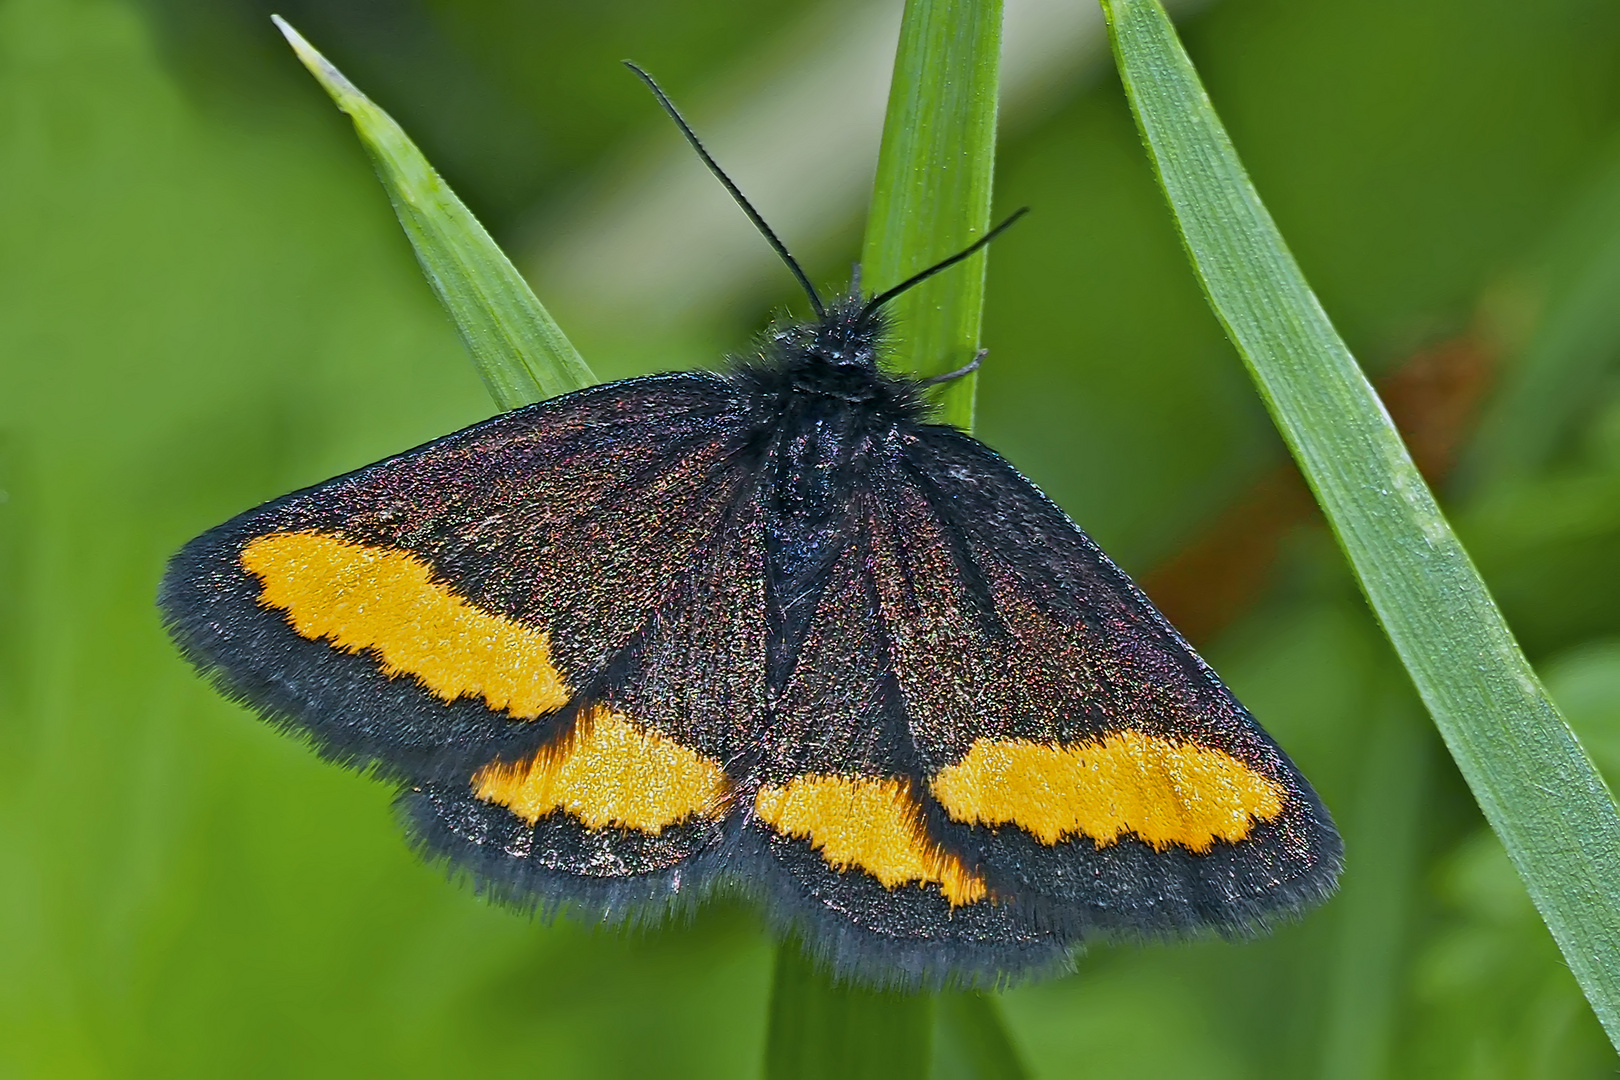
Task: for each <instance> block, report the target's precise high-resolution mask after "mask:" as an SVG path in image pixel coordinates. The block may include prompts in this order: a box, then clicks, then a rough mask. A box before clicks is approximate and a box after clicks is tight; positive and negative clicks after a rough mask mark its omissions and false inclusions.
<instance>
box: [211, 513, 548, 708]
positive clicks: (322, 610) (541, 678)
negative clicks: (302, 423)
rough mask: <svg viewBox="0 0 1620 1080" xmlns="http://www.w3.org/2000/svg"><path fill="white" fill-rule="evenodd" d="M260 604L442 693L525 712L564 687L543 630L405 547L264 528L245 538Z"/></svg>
mask: <svg viewBox="0 0 1620 1080" xmlns="http://www.w3.org/2000/svg"><path fill="white" fill-rule="evenodd" d="M241 563H242V566H243V568H244V569H246V570H247V571H248V572H249V573H251V574H253V575H254V576H256V577H257V578H258V579H259V581H260V582H261V585H262V589H261V591H260V594H259V603H260V604H262V605H264V606H265V607H272V608H279V609H280V610H282V611H284V612H286V613H287V619H288V621H289V622H290V623H291V624H292V627H293V629H294V630H296V631H297V632H298V634H299V635H300V636H302V637H306V638H309V639H310V640H312V641H315V640H322V639H324V640H326V641H330V642H331V643H332V644H333V645H334V646H336V647H337V648H340V649H343V650H344V651H346V652H363V651H366V650H368V649H369V650H371V651H373V652H375V653H376V654H377V656H378V658H379V659H380V661H381V667H382V670H383V673H384V674H386V675H390V676H394V675H412V676H415V678H416V680H417V681H418V682H420V683H421V684H422V685H423V686H424V687H426V688H427V690H428V691H429V692H431V693H432V694H433V695H434V696H436V697H438V698H440V699H442V700H444V701H447V702H448V701H454V700H456V699H457V698H462V697H469V698H482V699H483V701H484V703H485V704H486V705H488V706H489V707H490V708H491V709H494V710H496V711H497V712H504V713H506V714H507V715H509V716H511V717H513V718H515V719H519V720H532V719H534V718H535V717H538V716H544V715H545V714H547V713H550V712H555V711H556V710H558V709H560V708H562V706H563V705H565V704H567V702H568V699H569V697H570V696H571V695H570V692H569V689H568V686H567V684H566V682H565V681H564V680H563V677H562V674H561V672H559V671H558V670H557V669H556V667H554V666H553V665H552V663H551V639H550V637H549V636H548V635H547V634H546V633H545V632H544V631H540V630H535V629H533V628H531V627H527V626H522V625H520V624H518V623H515V622H513V621H511V620H510V619H506V618H503V617H501V616H499V615H493V614H491V613H489V612H487V611H480V610H479V609H478V608H475V607H473V606H472V605H471V604H469V603H468V602H467V601H466V600H463V599H462V598H461V597H459V596H457V595H456V594H455V593H454V592H453V591H451V589H450V587H449V586H448V585H445V584H444V583H443V582H440V581H436V580H434V577H433V574H432V571H431V570H430V569H429V567H428V565H427V563H425V562H423V561H422V560H421V559H419V558H417V557H416V556H415V555H412V554H411V553H410V552H407V551H400V550H398V549H395V548H387V547H374V546H371V545H368V544H357V543H353V542H351V541H348V540H344V539H341V538H340V537H336V536H327V535H325V534H322V533H315V532H286V533H271V534H269V535H267V536H258V537H255V538H254V539H253V540H251V541H249V542H248V544H247V545H246V546H245V547H243V549H242V555H241Z"/></svg>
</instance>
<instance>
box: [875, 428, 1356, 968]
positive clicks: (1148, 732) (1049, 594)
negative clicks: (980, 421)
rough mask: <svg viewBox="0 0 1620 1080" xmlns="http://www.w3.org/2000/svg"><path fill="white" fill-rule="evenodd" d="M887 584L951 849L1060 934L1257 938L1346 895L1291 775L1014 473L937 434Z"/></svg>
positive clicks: (914, 726) (900, 519) (917, 449)
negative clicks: (1206, 932) (1282, 919)
mask: <svg viewBox="0 0 1620 1080" xmlns="http://www.w3.org/2000/svg"><path fill="white" fill-rule="evenodd" d="M880 505H881V506H882V508H883V512H884V516H883V521H882V524H881V526H880V527H878V528H877V530H876V533H877V535H876V541H875V544H874V565H875V576H876V581H877V582H878V589H879V594H880V604H879V608H880V610H881V612H882V614H883V621H884V624H885V625H886V626H887V627H888V628H889V634H890V637H891V646H892V649H893V666H894V672H895V675H896V678H897V681H898V686H899V691H900V693H901V695H902V698H903V701H904V709H905V712H906V716H907V719H908V721H909V724H910V727H911V732H912V736H913V739H914V742H915V745H916V747H917V752H918V754H919V756H920V757H921V758H922V760H923V771H924V774H925V777H926V779H927V783H928V787H929V794H930V795H931V796H933V797H934V799H935V801H936V802H937V803H938V804H939V806H940V810H941V813H940V814H939V815H937V816H935V815H931V817H930V821H931V824H932V825H933V826H934V827H935V829H936V831H937V833H938V836H939V838H940V840H941V841H942V842H943V843H945V844H946V845H947V846H948V847H950V848H952V849H953V850H957V851H960V852H961V853H962V857H963V859H964V860H965V861H967V862H968V863H970V864H972V865H974V866H975V867H977V868H978V869H979V871H980V872H982V873H983V874H984V876H985V878H986V880H987V882H988V884H989V887H990V889H991V890H992V891H993V892H996V893H998V894H1000V895H1002V896H1004V897H1006V898H1008V900H1009V901H1010V902H1013V903H1015V904H1017V905H1018V906H1020V907H1022V908H1023V909H1025V910H1027V911H1029V912H1031V913H1033V915H1034V916H1035V917H1036V919H1037V921H1038V922H1039V923H1040V924H1041V925H1043V926H1045V927H1047V928H1048V929H1050V930H1051V931H1053V932H1054V933H1055V934H1057V935H1059V936H1062V937H1067V938H1071V939H1074V940H1079V939H1083V938H1085V937H1087V936H1092V935H1114V936H1143V935H1149V936H1151V935H1158V934H1164V933H1179V932H1189V931H1196V930H1199V929H1214V930H1217V931H1222V932H1228V933H1242V932H1244V931H1246V930H1248V929H1250V928H1253V927H1256V926H1258V925H1260V924H1263V923H1265V922H1266V921H1268V920H1271V919H1274V918H1277V917H1279V916H1284V915H1287V914H1289V913H1292V912H1294V911H1296V910H1298V909H1299V908H1301V907H1303V906H1305V905H1308V904H1310V903H1314V902H1316V901H1319V900H1321V899H1322V898H1324V897H1325V896H1326V895H1328V894H1329V893H1331V891H1332V889H1333V887H1334V883H1335V880H1336V878H1337V875H1338V870H1339V866H1340V860H1341V850H1342V849H1341V845H1340V841H1339V837H1338V834H1337V833H1336V831H1335V830H1334V827H1333V824H1332V821H1331V819H1330V817H1329V816H1328V814H1327V811H1326V810H1325V809H1324V808H1323V807H1322V805H1321V802H1320V800H1319V799H1318V798H1317V796H1316V794H1315V792H1314V791H1313V790H1312V789H1311V787H1310V785H1309V784H1308V783H1307V782H1306V781H1305V779H1304V778H1303V777H1302V776H1301V775H1300V774H1299V772H1298V771H1297V770H1296V769H1295V768H1294V766H1293V764H1292V763H1291V762H1290V761H1289V760H1288V758H1287V756H1286V755H1285V754H1284V753H1283V752H1282V750H1281V749H1280V748H1278V747H1277V745H1276V744H1275V743H1274V742H1273V741H1272V740H1271V738H1270V737H1269V736H1268V735H1267V734H1266V733H1265V732H1264V731H1263V730H1262V729H1261V728H1260V726H1259V725H1258V724H1257V723H1256V722H1255V721H1254V719H1253V718H1252V717H1251V716H1250V715H1249V713H1248V712H1247V711H1246V710H1245V709H1244V708H1243V707H1242V706H1241V705H1240V704H1239V703H1238V702H1237V701H1236V700H1235V699H1234V698H1233V697H1232V695H1231V693H1230V692H1229V691H1228V690H1227V689H1226V688H1225V687H1224V686H1223V685H1222V684H1221V683H1220V681H1219V680H1218V679H1217V678H1216V677H1215V675H1214V674H1213V672H1211V671H1210V669H1209V668H1208V667H1207V666H1206V665H1205V664H1204V663H1203V661H1202V660H1200V659H1199V658H1198V657H1197V655H1196V654H1195V653H1194V652H1193V651H1192V649H1191V648H1190V647H1189V646H1188V645H1187V644H1186V642H1185V641H1184V640H1182V638H1181V637H1180V635H1178V634H1177V633H1176V632H1175V631H1174V630H1173V629H1172V628H1171V627H1170V626H1169V625H1168V624H1167V623H1166V622H1165V621H1164V619H1163V617H1162V616H1160V615H1159V614H1158V612H1157V611H1156V610H1155V609H1154V608H1153V607H1152V605H1151V604H1150V603H1149V602H1148V600H1147V599H1146V597H1144V596H1143V595H1142V594H1141V592H1140V591H1139V590H1138V589H1137V588H1136V587H1135V585H1134V584H1132V583H1131V581H1130V580H1129V579H1128V578H1127V577H1126V576H1125V575H1124V573H1123V572H1121V571H1120V570H1119V569H1118V568H1117V567H1115V566H1114V565H1113V563H1111V562H1110V561H1109V560H1108V558H1107V557H1106V556H1105V555H1103V553H1102V552H1101V551H1100V550H1099V549H1098V548H1097V547H1096V545H1094V544H1093V543H1092V542H1091V541H1090V540H1089V539H1088V538H1087V537H1086V536H1085V535H1084V534H1083V533H1082V532H1081V531H1080V530H1079V529H1078V528H1077V527H1076V526H1075V525H1074V524H1073V523H1072V522H1071V521H1069V519H1068V518H1067V517H1066V516H1065V515H1064V514H1063V512H1062V511H1061V510H1059V509H1058V508H1057V507H1056V506H1055V505H1054V504H1052V503H1051V502H1050V500H1048V499H1047V498H1046V497H1045V496H1044V495H1042V494H1041V493H1040V492H1039V491H1038V490H1037V489H1035V487H1034V486H1033V485H1031V484H1030V483H1029V482H1028V481H1027V480H1026V479H1024V477H1022V476H1021V475H1020V474H1019V473H1018V472H1017V471H1016V470H1014V469H1013V468H1012V466H1010V465H1009V464H1007V463H1006V461H1004V460H1003V459H1002V458H1001V457H1000V456H999V455H997V454H995V453H994V452H993V451H991V450H990V449H988V448H987V447H985V446H983V445H982V444H980V443H978V442H976V441H974V440H972V439H970V438H968V437H967V436H965V435H962V434H960V433H959V432H956V431H953V430H950V429H945V428H919V429H916V430H914V431H913V432H912V433H911V437H910V438H908V440H907V443H906V450H905V464H904V467H903V475H902V477H901V479H900V482H899V483H897V484H896V485H895V486H894V487H893V488H892V489H890V490H889V491H887V492H885V494H884V496H883V498H882V499H881V500H880Z"/></svg>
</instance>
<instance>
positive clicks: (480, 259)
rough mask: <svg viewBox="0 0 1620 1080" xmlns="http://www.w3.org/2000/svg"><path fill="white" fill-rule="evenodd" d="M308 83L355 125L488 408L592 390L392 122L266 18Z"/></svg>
mask: <svg viewBox="0 0 1620 1080" xmlns="http://www.w3.org/2000/svg"><path fill="white" fill-rule="evenodd" d="M271 18H272V19H274V20H275V23H276V26H277V27H278V28H280V30H281V32H282V34H284V35H285V36H286V38H287V41H288V43H289V44H291V45H292V47H293V51H294V52H296V53H297V54H298V59H299V60H301V61H303V63H304V66H305V67H306V68H308V69H309V72H310V74H311V75H314V76H315V80H316V81H317V82H319V83H320V84H321V86H322V87H323V88H324V89H325V90H326V92H327V93H328V94H330V95H331V96H332V100H333V101H335V102H337V106H338V108H340V109H342V110H343V111H344V112H345V113H347V114H348V115H349V118H350V119H352V120H353V121H354V129H355V131H356V132H358V133H359V135H360V141H361V143H363V144H364V145H365V148H366V150H367V152H368V153H370V154H371V159H372V161H373V162H374V163H375V164H376V167H377V176H378V178H379V179H380V180H381V181H382V185H383V188H384V189H385V190H386V191H387V192H388V199H389V201H390V202H392V203H393V204H394V213H395V214H397V215H399V223H400V224H401V225H402V226H404V228H405V235H406V236H407V237H409V238H410V241H411V247H413V248H414V249H415V250H416V259H417V261H418V262H419V263H421V265H422V272H423V273H424V274H426V275H427V279H428V284H430V285H431V286H432V287H433V291H434V293H435V294H436V295H437V296H438V298H439V302H440V303H442V304H443V305H444V307H445V310H446V311H448V312H449V313H450V318H451V319H452V320H453V321H454V322H455V325H456V331H457V332H458V333H459V334H460V335H461V340H462V343H463V344H464V345H466V347H467V352H468V353H469V354H470V355H471V357H472V361H473V366H474V367H475V368H477V369H478V374H479V375H480V376H481V377H482V378H483V380H484V385H485V386H487V387H488V388H489V394H490V396H491V397H493V398H494V399H495V404H497V405H499V406H500V407H501V408H502V409H515V408H517V407H518V406H519V405H528V404H530V403H532V402H535V401H540V400H542V399H544V398H548V397H554V396H556V395H557V394H563V393H567V392H568V391H570V390H578V389H579V388H580V387H583V386H590V385H591V384H593V383H595V382H596V381H597V379H596V376H595V375H593V374H591V369H590V368H589V367H587V366H586V364H585V361H584V359H582V358H581V357H580V355H579V352H578V351H577V350H576V349H575V348H574V346H573V344H572V343H571V342H570V341H569V340H568V337H567V336H566V335H565V334H564V333H563V332H562V330H561V328H560V327H558V326H557V324H556V322H554V321H553V320H552V318H551V315H550V314H548V313H547V311H546V309H545V308H544V307H543V306H541V304H540V301H539V300H537V299H536V298H535V295H534V292H533V291H532V290H531V289H530V288H529V285H528V282H526V281H524V280H523V276H522V275H521V274H519V273H518V272H517V269H516V267H514V266H513V265H512V263H511V261H510V260H509V259H507V257H506V255H505V253H503V252H502V251H501V249H500V248H499V247H498V246H497V245H496V243H495V241H494V240H492V239H491V238H490V235H489V233H488V232H486V231H485V230H484V227H483V226H482V225H480V224H479V223H478V219H477V218H475V217H473V215H472V212H471V211H470V210H468V209H467V207H466V206H465V205H464V204H463V203H462V201H461V200H460V199H458V198H456V193H455V192H453V191H451V190H450V185H448V184H446V183H445V182H444V180H443V179H442V178H441V177H440V176H439V174H438V173H437V172H435V171H434V169H433V166H432V165H430V164H428V160H427V158H425V157H423V156H422V152H421V151H420V150H418V149H417V148H416V144H415V143H413V142H411V140H410V138H409V137H408V136H407V135H406V134H405V132H404V131H403V130H401V128H400V126H399V125H398V124H396V123H395V122H394V119H393V117H391V116H389V115H388V114H387V113H385V112H383V111H382V110H381V109H379V108H378V107H377V106H376V105H374V104H373V103H372V101H371V99H370V98H368V97H366V96H365V95H364V94H362V93H361V92H360V91H359V90H357V89H355V86H354V84H353V83H351V82H350V81H349V80H348V79H346V78H344V76H343V73H342V72H340V71H339V70H338V69H337V68H335V67H333V66H332V64H331V62H330V61H328V60H327V59H326V57H324V56H322V55H321V54H320V53H318V52H316V51H315V48H314V47H313V46H312V45H310V43H309V42H307V41H305V40H304V39H303V37H302V36H301V35H300V34H299V33H298V31H296V30H294V29H293V28H292V27H291V26H289V25H287V23H286V21H285V20H283V19H282V18H281V17H280V16H279V15H273V16H271Z"/></svg>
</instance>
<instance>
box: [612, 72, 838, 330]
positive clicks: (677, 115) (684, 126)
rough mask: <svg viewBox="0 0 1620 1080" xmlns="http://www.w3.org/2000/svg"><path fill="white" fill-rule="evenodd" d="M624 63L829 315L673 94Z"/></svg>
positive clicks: (796, 263) (812, 303) (822, 313)
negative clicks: (705, 147) (683, 114)
mask: <svg viewBox="0 0 1620 1080" xmlns="http://www.w3.org/2000/svg"><path fill="white" fill-rule="evenodd" d="M624 66H625V67H627V68H629V69H630V70H631V71H633V72H635V73H636V75H638V76H639V77H640V78H641V81H642V82H644V83H646V84H647V89H649V90H651V91H652V92H653V96H654V97H656V98H657V99H658V104H660V105H662V106H663V107H664V111H665V112H667V113H669V118H670V119H671V120H673V121H675V126H676V127H678V128H680V129H681V134H682V135H685V136H686V141H687V142H689V143H691V144H692V149H694V150H696V151H697V153H698V157H700V158H702V159H703V164H705V165H707V166H708V167H709V171H710V172H712V173H714V175H715V176H716V177H718V178H719V180H720V182H721V183H722V184H724V185H725V186H726V190H727V191H729V192H731V197H732V198H733V199H736V200H737V205H738V206H740V207H742V209H743V213H745V214H747V215H748V220H749V221H752V222H753V223H754V228H756V229H758V230H759V231H760V232H761V233H762V234H763V235H764V237H765V239H766V240H767V241H769V242H770V245H771V247H773V248H775V249H776V253H777V254H778V255H780V256H782V261H783V262H785V263H787V267H788V269H789V270H791V271H793V276H794V277H796V278H798V279H799V284H800V285H801V286H803V288H804V293H805V295H806V296H808V297H809V298H810V306H811V307H813V308H815V309H816V314H817V315H818V316H820V317H823V318H824V317H826V314H827V308H826V306H825V305H823V304H822V302H821V295H820V294H819V293H817V292H816V287H815V286H814V285H812V284H810V279H809V278H808V277H806V276H805V273H804V270H803V269H802V268H801V267H800V266H799V261H798V260H797V259H795V258H794V257H793V256H792V255H790V254H788V249H787V245H785V244H783V243H782V241H781V240H780V239H778V238H777V235H776V234H775V233H774V232H772V231H771V227H770V226H769V225H767V224H765V219H764V218H762V217H760V216H759V211H758V210H755V209H754V204H753V203H751V202H749V201H748V199H747V197H746V196H744V195H743V193H742V191H741V190H740V189H739V188H738V187H737V185H736V184H734V183H732V182H731V177H729V176H727V175H726V171H725V170H724V169H722V168H721V167H720V164H719V162H717V161H715V160H714V158H712V157H710V156H709V152H708V151H707V150H705V149H704V148H703V143H702V142H700V141H699V140H698V137H697V132H695V131H693V130H692V125H690V124H688V123H687V122H686V118H685V117H683V116H682V115H681V112H680V110H679V109H677V108H676V107H675V103H674V102H673V101H670V100H669V95H668V94H665V93H664V91H663V89H662V88H661V87H660V86H659V85H658V83H657V82H655V81H654V80H653V77H652V76H651V75H649V74H647V73H646V72H645V71H643V70H641V68H639V67H637V66H636V65H635V64H632V63H631V62H630V61H628V60H626V61H625V62H624Z"/></svg>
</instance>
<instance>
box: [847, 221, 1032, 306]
mask: <svg viewBox="0 0 1620 1080" xmlns="http://www.w3.org/2000/svg"><path fill="white" fill-rule="evenodd" d="M1027 213H1029V207H1027V206H1021V207H1019V208H1018V209H1017V210H1014V211H1013V212H1012V214H1010V215H1009V216H1008V218H1007V220H1005V221H1003V222H1002V223H1001V224H1000V225H997V226H996V227H995V228H993V229H991V230H990V231H989V232H987V233H985V234H984V235H983V236H981V237H979V238H978V239H977V240H975V241H973V243H971V244H969V245H968V246H967V247H965V248H963V249H962V250H961V251H958V252H957V253H956V254H955V255H952V256H951V257H950V258H948V259H941V260H940V261H939V262H937V263H935V264H934V265H933V266H930V267H929V268H928V269H926V270H924V271H922V272H921V273H919V274H912V275H911V276H910V277H908V278H906V280H904V281H902V282H901V283H900V284H898V285H896V286H895V287H894V288H892V289H890V290H888V291H887V292H881V293H878V294H877V295H876V296H874V297H872V299H871V300H869V301H867V304H866V307H864V308H862V309H861V314H862V315H870V314H872V312H874V311H876V310H877V309H878V308H880V307H882V306H883V305H884V304H887V303H888V302H889V301H890V300H893V299H894V298H895V297H897V296H899V295H900V294H901V293H903V292H905V291H906V290H907V289H909V288H911V287H913V286H915V285H921V284H922V283H923V282H925V281H927V280H928V279H929V278H931V277H933V276H934V275H935V274H937V273H939V272H940V271H941V270H944V269H947V268H948V267H952V266H955V265H956V264H957V263H959V262H961V261H962V260H963V259H965V258H967V257H968V256H969V255H972V254H973V253H974V252H975V251H978V250H979V249H980V248H982V247H984V245H986V244H988V243H989V242H990V241H992V240H994V239H995V238H996V237H998V236H1000V235H1001V234H1002V233H1003V232H1005V231H1006V230H1007V228H1008V226H1010V225H1011V224H1012V223H1013V222H1015V221H1017V220H1018V219H1019V218H1021V217H1023V216H1024V215H1025V214H1027Z"/></svg>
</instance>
